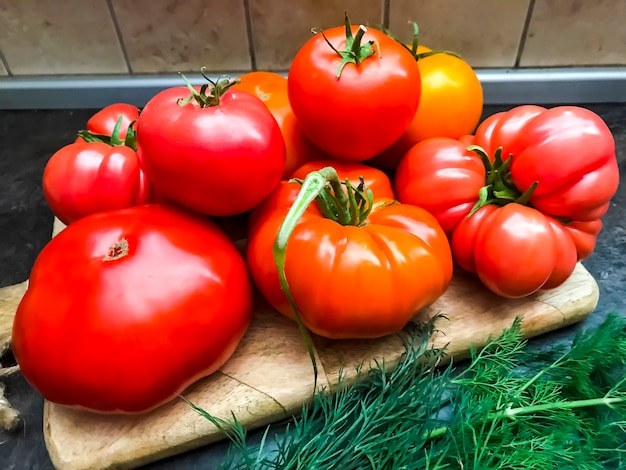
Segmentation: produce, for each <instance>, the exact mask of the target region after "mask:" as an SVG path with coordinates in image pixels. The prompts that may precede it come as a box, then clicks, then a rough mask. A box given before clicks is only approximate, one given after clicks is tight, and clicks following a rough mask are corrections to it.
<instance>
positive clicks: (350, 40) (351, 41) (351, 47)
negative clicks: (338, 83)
mask: <svg viewBox="0 0 626 470" xmlns="http://www.w3.org/2000/svg"><path fill="white" fill-rule="evenodd" d="M344 25H345V28H346V49H345V50H343V51H340V50H338V49H337V48H336V47H335V46H333V45H332V43H331V42H330V41H329V40H328V38H327V37H326V35H325V34H324V31H323V30H321V29H319V28H313V29H312V30H311V31H312V32H313V33H314V34H321V35H322V37H323V38H324V40H325V41H326V44H328V46H329V47H330V48H331V49H332V50H333V51H335V53H336V54H337V55H338V56H339V57H341V63H340V64H339V67H338V68H337V73H336V74H335V78H336V79H339V78H340V77H341V72H342V71H343V68H344V67H345V66H346V64H349V63H351V64H355V65H359V64H360V63H361V62H363V61H364V60H365V59H367V58H368V57H370V56H372V55H374V54H375V53H376V51H375V50H374V49H373V48H372V46H373V45H374V41H367V42H366V43H365V44H361V41H362V40H363V35H364V34H365V33H366V32H367V28H366V27H365V26H363V25H360V26H359V28H358V29H357V32H356V35H355V36H352V25H351V24H350V18H349V17H348V13H347V12H345V19H344Z"/></svg>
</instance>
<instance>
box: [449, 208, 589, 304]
mask: <svg viewBox="0 0 626 470" xmlns="http://www.w3.org/2000/svg"><path fill="white" fill-rule="evenodd" d="M451 244H452V254H453V256H454V260H455V261H456V262H457V263H458V264H459V265H460V266H461V267H462V268H463V269H465V270H467V271H470V272H475V273H476V274H477V275H478V277H479V278H480V280H481V281H482V282H483V284H485V285H486V286H487V287H488V288H489V289H490V290H491V291H492V292H494V293H496V294H498V295H500V296H503V297H509V298H517V297H525V296H528V295H530V294H532V293H534V292H536V291H538V290H539V289H547V288H551V287H556V286H558V285H560V284H562V283H563V282H564V281H565V280H566V279H567V278H568V277H569V276H570V275H571V273H572V272H573V271H574V268H575V266H576V261H577V253H576V246H575V243H574V241H573V240H572V238H571V237H570V236H569V234H568V233H567V231H566V230H564V228H563V226H562V224H561V223H560V222H558V221H556V220H555V219H553V218H551V217H549V216H546V215H544V214H542V213H541V212H539V211H538V210H536V209H533V208H532V207H528V206H523V205H520V204H516V203H511V204H507V205H505V206H503V207H497V206H495V205H488V206H484V207H482V208H481V209H479V210H478V211H477V212H476V213H475V214H473V215H472V216H471V217H469V218H465V219H463V220H462V221H461V222H460V223H459V225H458V226H457V228H456V229H455V231H454V233H453V235H452V241H451Z"/></svg>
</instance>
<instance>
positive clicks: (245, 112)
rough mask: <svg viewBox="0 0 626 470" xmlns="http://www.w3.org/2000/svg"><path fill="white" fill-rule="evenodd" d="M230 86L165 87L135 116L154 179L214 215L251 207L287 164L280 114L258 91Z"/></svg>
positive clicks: (160, 186) (183, 202) (182, 201)
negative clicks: (278, 115) (259, 96)
mask: <svg viewBox="0 0 626 470" xmlns="http://www.w3.org/2000/svg"><path fill="white" fill-rule="evenodd" d="M227 87H228V84H223V83H218V84H211V86H210V87H209V88H208V89H205V90H202V89H201V88H198V87H195V88H193V87H191V85H190V88H193V90H194V98H193V99H191V100H190V98H191V97H190V90H189V89H188V88H185V87H173V88H169V89H166V90H163V91H161V92H160V93H158V94H157V95H155V96H154V97H153V98H152V99H151V100H150V101H148V103H147V104H146V106H145V107H144V108H143V110H142V112H141V114H140V116H139V119H138V121H137V146H138V149H139V151H140V152H141V154H142V157H143V160H144V164H145V167H146V172H147V173H148V176H149V177H150V179H151V181H152V182H153V184H154V186H155V187H156V188H157V189H158V190H159V191H161V192H162V193H163V194H164V195H165V196H166V197H167V198H169V199H171V200H172V201H174V202H176V203H178V204H180V205H182V206H185V207H187V208H190V209H192V210H194V211H197V212H199V213H202V214H207V215H214V216H228V215H235V214H240V213H243V212H245V211H247V210H249V209H251V208H252V207H254V206H255V205H256V204H258V203H259V202H261V201H262V200H263V199H264V198H265V197H266V196H268V195H269V194H270V193H271V192H272V190H273V189H274V187H275V186H276V185H277V184H278V182H279V181H280V179H281V176H282V174H283V171H284V169H285V142H284V140H283V137H282V134H281V131H280V128H279V126H278V124H277V122H276V119H274V117H273V116H272V114H271V113H270V112H269V110H268V109H267V107H266V106H265V105H264V104H263V102H262V101H261V100H260V99H259V98H258V97H256V96H253V95H251V94H250V93H246V92H242V91H237V90H228V89H227ZM202 91H204V92H208V93H210V95H211V96H208V95H205V94H204V93H201V92H202ZM185 100H187V101H185ZM189 100H190V101H189ZM185 103H186V104H185ZM200 103H202V104H200Z"/></svg>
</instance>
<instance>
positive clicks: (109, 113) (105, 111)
mask: <svg viewBox="0 0 626 470" xmlns="http://www.w3.org/2000/svg"><path fill="white" fill-rule="evenodd" d="M120 117H121V118H122V120H121V123H120V127H119V134H118V135H119V138H120V139H121V140H124V139H125V138H126V134H127V132H128V128H129V126H130V125H131V123H133V122H134V121H136V120H137V118H138V117H139V108H137V106H134V105H132V104H128V103H113V104H111V105H108V106H105V107H104V108H102V109H101V110H100V111H98V112H97V113H95V114H94V115H93V116H91V117H90V118H89V120H88V121H87V130H88V131H90V132H93V133H94V134H101V135H107V136H110V135H111V134H113V130H114V129H115V125H116V124H117V121H118V120H119V119H120Z"/></svg>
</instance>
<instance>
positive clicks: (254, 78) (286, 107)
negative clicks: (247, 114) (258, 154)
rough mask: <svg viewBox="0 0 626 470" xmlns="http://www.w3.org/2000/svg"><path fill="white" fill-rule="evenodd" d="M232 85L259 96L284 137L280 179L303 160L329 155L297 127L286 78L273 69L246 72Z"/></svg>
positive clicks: (322, 157) (287, 175)
mask: <svg viewBox="0 0 626 470" xmlns="http://www.w3.org/2000/svg"><path fill="white" fill-rule="evenodd" d="M239 80H240V83H238V84H236V85H233V88H234V89H237V90H241V91H247V92H248V93H252V94H254V95H256V96H258V97H259V98H260V99H261V100H262V101H263V102H264V103H265V105H266V106H267V107H268V109H269V110H270V112H271V113H272V115H273V116H274V118H275V119H276V122H278V126H279V127H280V130H281V132H282V134H283V138H284V139H285V149H286V163H285V171H284V172H283V179H286V178H289V176H291V174H292V173H293V172H294V171H295V170H296V169H297V168H298V167H299V166H301V165H303V164H304V163H306V162H308V161H311V160H318V159H326V158H331V157H330V155H328V154H327V153H326V152H324V151H323V150H322V149H320V148H319V147H316V146H315V145H314V144H313V142H311V141H310V140H309V138H308V137H306V135H304V133H303V132H302V131H301V130H300V127H299V126H298V122H297V120H296V116H295V115H294V114H293V110H292V109H291V105H290V104H289V98H288V96H287V78H286V77H284V76H282V75H279V74H277V73H274V72H265V71H256V72H249V73H247V74H244V75H242V76H241V77H239Z"/></svg>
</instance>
